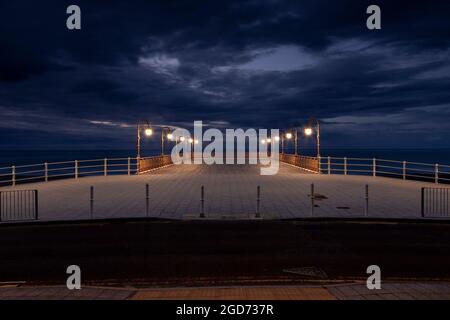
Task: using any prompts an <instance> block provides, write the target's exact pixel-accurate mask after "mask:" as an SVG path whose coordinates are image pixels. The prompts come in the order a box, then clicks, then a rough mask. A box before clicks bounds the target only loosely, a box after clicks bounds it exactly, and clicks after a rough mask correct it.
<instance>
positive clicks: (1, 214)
mask: <svg viewBox="0 0 450 320" xmlns="http://www.w3.org/2000/svg"><path fill="white" fill-rule="evenodd" d="M25 220H38V191H37V190H14V191H0V222H5V221H25Z"/></svg>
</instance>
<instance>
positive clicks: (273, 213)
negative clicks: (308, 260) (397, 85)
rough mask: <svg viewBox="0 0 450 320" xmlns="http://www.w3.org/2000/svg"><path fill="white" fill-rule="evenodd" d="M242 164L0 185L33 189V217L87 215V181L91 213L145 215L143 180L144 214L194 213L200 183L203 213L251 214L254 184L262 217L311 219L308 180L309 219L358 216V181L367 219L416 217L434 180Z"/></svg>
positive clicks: (229, 216) (227, 216)
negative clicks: (266, 172) (270, 170)
mask: <svg viewBox="0 0 450 320" xmlns="http://www.w3.org/2000/svg"><path fill="white" fill-rule="evenodd" d="M259 172H260V171H259V167H257V166H249V165H216V166H207V165H181V166H170V167H167V168H163V169H159V170H156V171H154V172H152V173H149V174H146V175H141V176H134V175H133V176H126V175H123V176H107V177H103V176H97V177H86V178H80V179H77V180H75V179H67V180H60V181H51V182H47V183H34V184H28V185H19V186H16V188H11V187H6V188H1V189H0V190H14V189H18V190H24V189H37V190H39V219H40V220H65V219H69V220H72V219H89V218H90V209H89V207H90V201H89V197H90V196H89V189H90V186H91V185H92V186H94V188H95V202H94V215H93V216H94V218H119V217H145V216H146V197H145V184H147V183H148V184H149V190H150V192H149V194H150V197H149V198H150V199H149V210H148V216H151V217H162V218H172V219H192V218H198V216H199V213H200V187H201V186H202V185H204V187H205V214H206V216H207V218H215V219H243V218H254V217H255V210H256V187H257V185H260V186H261V209H260V211H261V216H262V218H265V219H270V218H295V217H310V216H311V214H312V213H311V207H312V204H311V198H310V197H309V194H310V185H311V183H314V185H315V197H316V201H315V205H316V206H315V208H314V213H313V216H314V217H362V216H364V211H365V210H364V208H365V184H368V185H369V217H389V218H409V217H416V218H417V217H420V200H421V199H420V188H421V187H423V186H434V185H433V184H429V183H424V182H414V181H402V180H397V179H389V178H381V177H375V178H374V177H370V176H342V175H326V174H323V175H316V174H308V173H306V172H305V171H302V170H301V169H299V168H296V167H292V166H289V165H287V164H281V167H280V170H279V173H278V174H277V175H274V176H261V175H260V174H259Z"/></svg>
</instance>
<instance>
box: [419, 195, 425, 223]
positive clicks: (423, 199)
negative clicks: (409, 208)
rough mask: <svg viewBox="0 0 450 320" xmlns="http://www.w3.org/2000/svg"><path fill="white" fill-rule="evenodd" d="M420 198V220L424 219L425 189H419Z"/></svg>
mask: <svg viewBox="0 0 450 320" xmlns="http://www.w3.org/2000/svg"><path fill="white" fill-rule="evenodd" d="M420 198H421V201H420V202H421V203H420V206H421V208H420V209H421V210H420V213H421V216H422V218H425V188H423V187H422V188H421V189H420Z"/></svg>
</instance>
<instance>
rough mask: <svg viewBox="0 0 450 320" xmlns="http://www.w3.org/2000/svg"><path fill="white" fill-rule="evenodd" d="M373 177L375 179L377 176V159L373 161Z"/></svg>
mask: <svg viewBox="0 0 450 320" xmlns="http://www.w3.org/2000/svg"><path fill="white" fill-rule="evenodd" d="M372 175H373V176H374V177H376V176H377V159H376V158H373V160H372Z"/></svg>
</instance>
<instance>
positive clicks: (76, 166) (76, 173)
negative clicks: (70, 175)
mask: <svg viewBox="0 0 450 320" xmlns="http://www.w3.org/2000/svg"><path fill="white" fill-rule="evenodd" d="M74 167H75V179H78V160H75V165H74Z"/></svg>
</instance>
